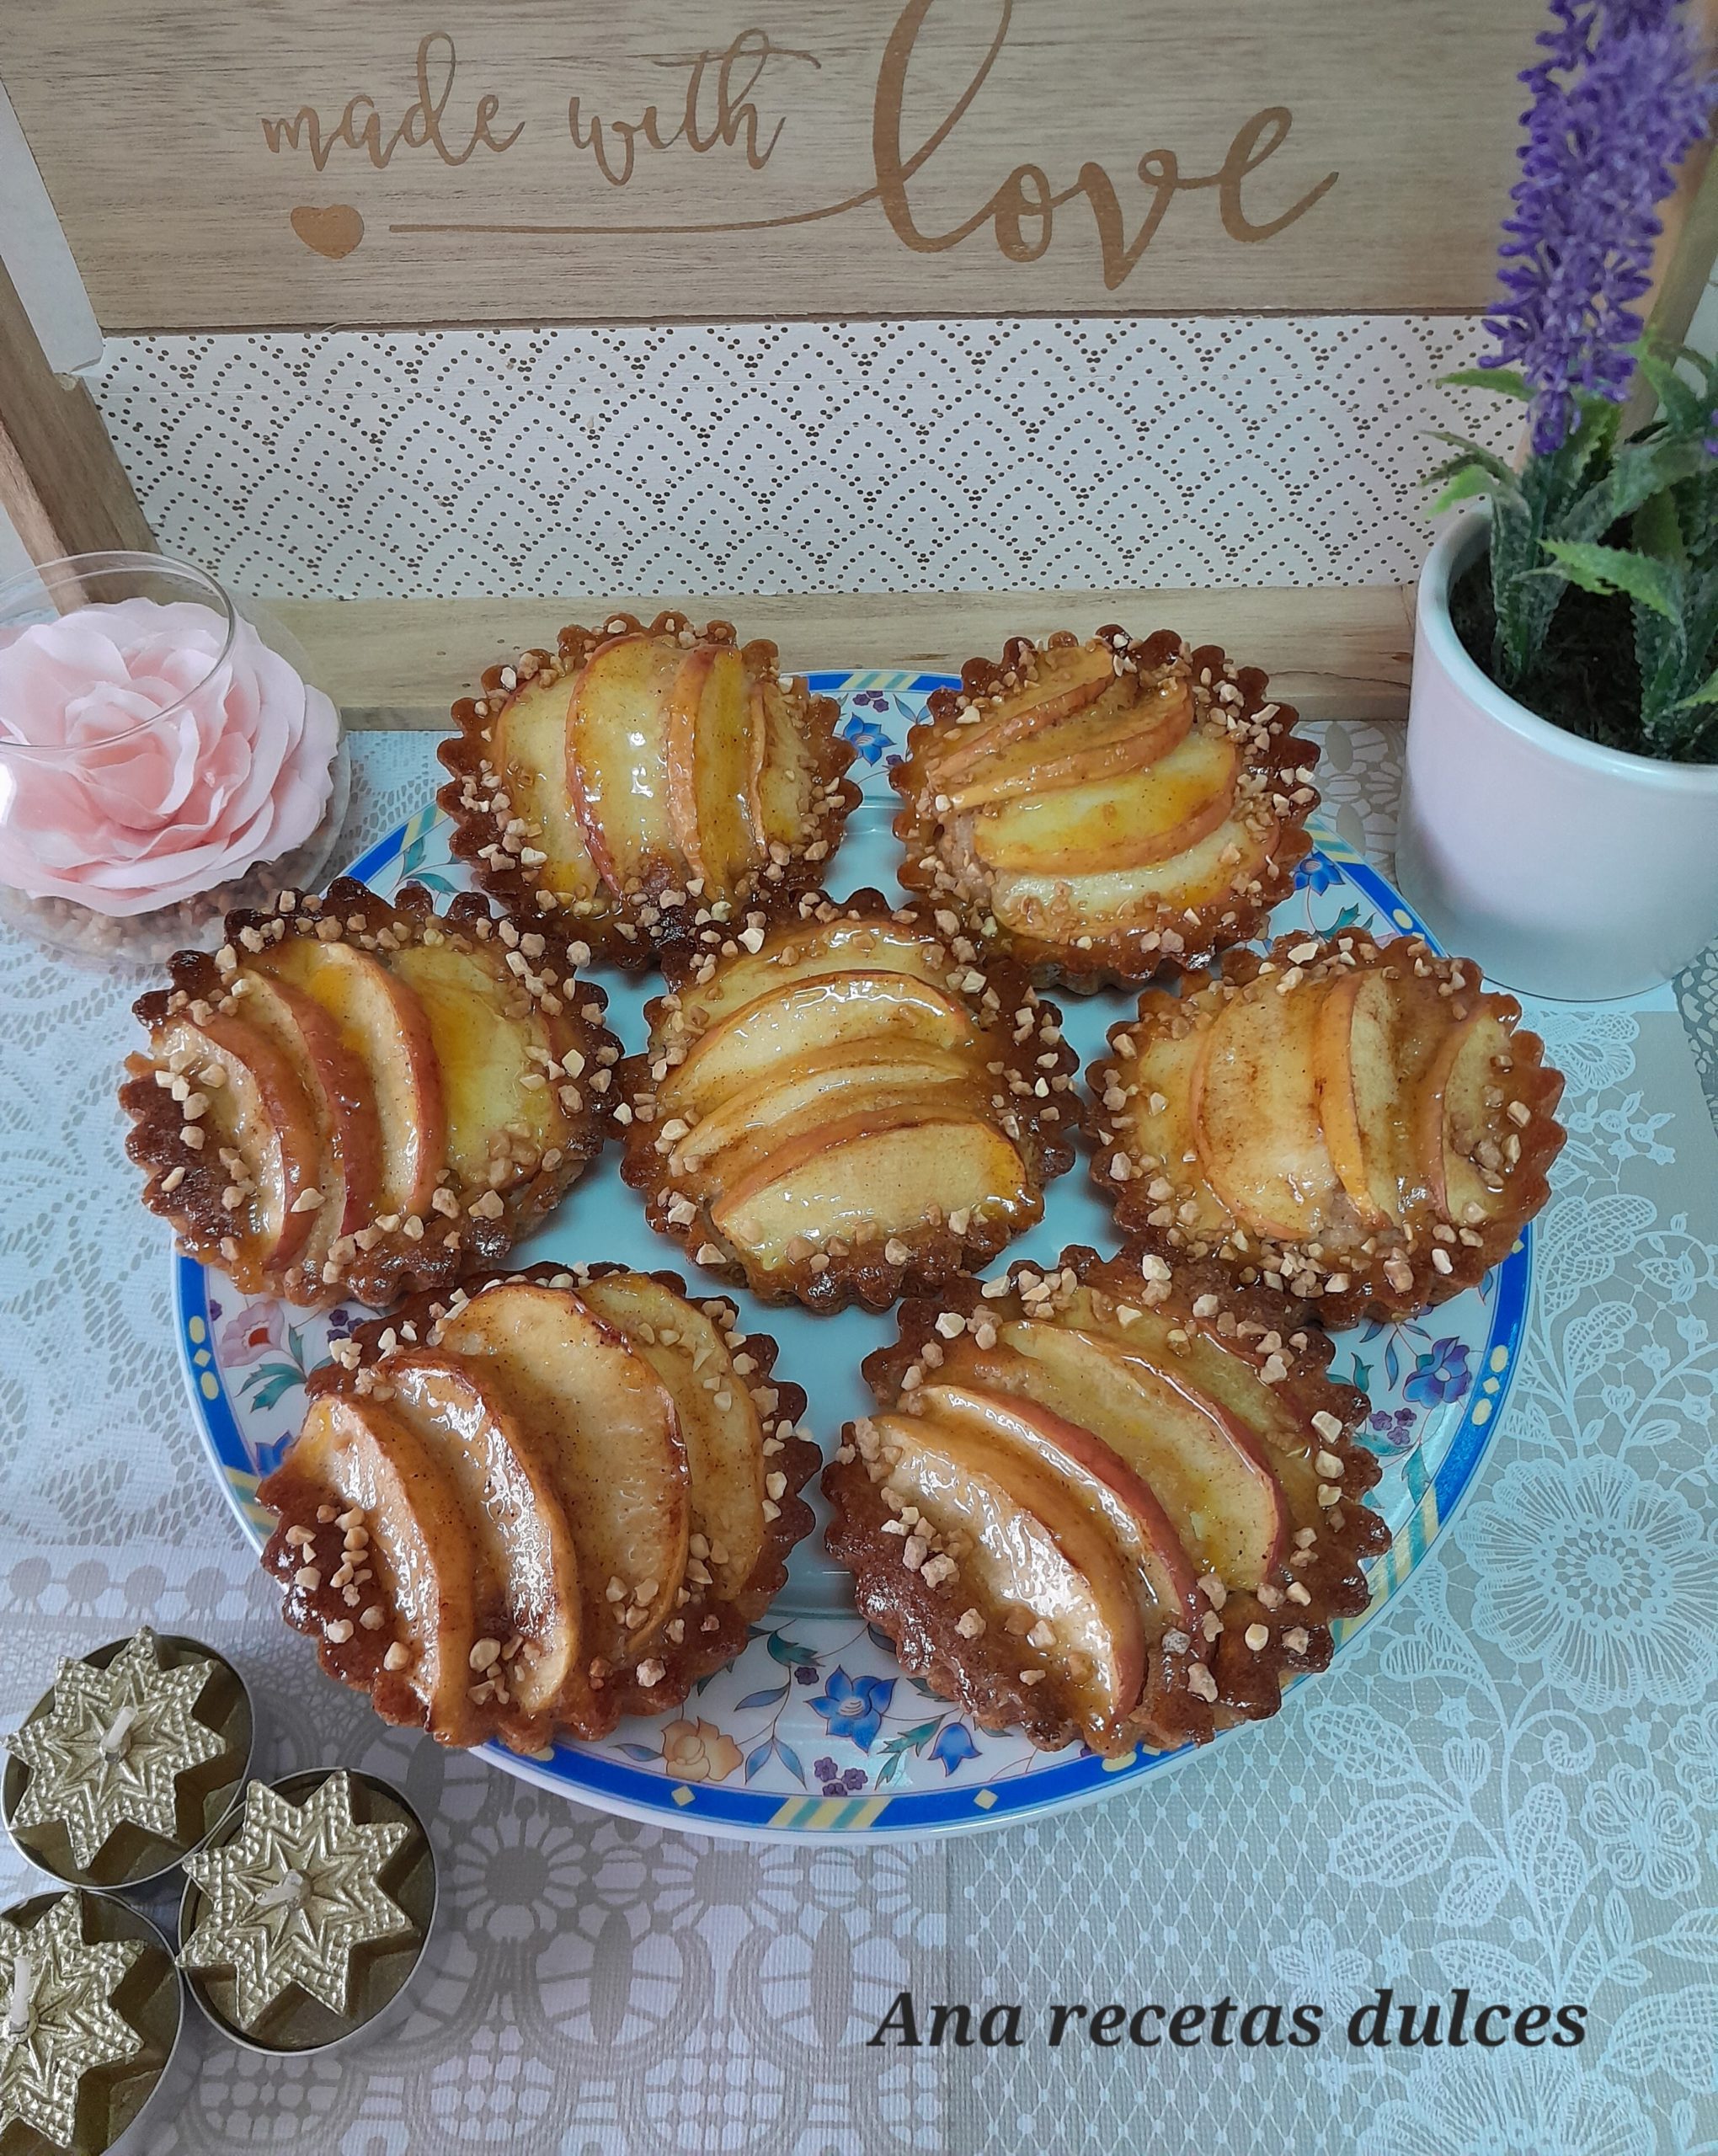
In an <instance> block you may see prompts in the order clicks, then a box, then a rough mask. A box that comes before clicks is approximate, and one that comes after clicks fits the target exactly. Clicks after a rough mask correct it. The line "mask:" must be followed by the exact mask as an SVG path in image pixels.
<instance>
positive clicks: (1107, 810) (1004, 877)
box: [889, 623, 1319, 991]
mask: <svg viewBox="0 0 1718 2156" xmlns="http://www.w3.org/2000/svg"><path fill="white" fill-rule="evenodd" d="M1266 688H1267V675H1264V674H1263V673H1262V672H1261V671H1260V670H1259V669H1258V668H1257V667H1254V666H1236V665H1235V664H1233V662H1231V661H1230V659H1229V658H1228V656H1227V655H1226V654H1224V652H1223V651H1222V650H1221V649H1220V648H1219V647H1218V646H1217V645H1215V644H1201V645H1199V646H1198V647H1197V648H1192V647H1189V646H1188V644H1187V643H1186V641H1185V640H1184V639H1183V638H1181V637H1178V636H1176V634H1175V633H1174V632H1172V631H1171V630H1162V629H1160V630H1158V631H1156V632H1154V633H1153V634H1152V635H1150V636H1149V637H1144V638H1134V637H1133V636H1132V635H1131V634H1130V633H1129V632H1128V631H1127V630H1125V629H1123V628H1119V627H1116V626H1115V625H1114V624H1113V623H1112V624H1111V625H1109V626H1108V627H1105V628H1102V629H1100V630H1099V631H1098V632H1097V634H1096V637H1094V638H1088V639H1087V640H1086V642H1085V643H1081V642H1080V640H1079V639H1078V638H1076V637H1075V635H1074V634H1073V632H1071V631H1069V630H1065V629H1064V630H1059V631H1058V632H1056V633H1055V634H1054V635H1053V636H1051V637H1049V638H1046V639H1045V641H1044V643H1043V645H1042V646H1036V645H1034V644H1033V643H1032V642H1031V640H1030V639H1029V638H1020V637H1016V638H1012V639H1011V641H1010V642H1009V643H1007V644H1006V646H1005V647H1004V648H1003V652H1002V656H1001V658H1000V660H995V659H968V661H967V663H966V664H965V665H964V666H963V668H962V670H961V686H960V687H959V689H958V690H953V689H938V690H936V691H933V692H932V694H931V696H930V697H929V698H928V699H927V709H928V711H929V713H930V717H929V719H928V720H927V721H926V723H924V724H922V725H920V726H916V727H915V728H913V730H912V732H911V733H910V734H909V735H908V737H907V755H906V758H905V760H904V761H903V762H902V763H900V764H898V765H897V766H895V768H894V770H893V771H891V773H890V774H889V776H890V782H891V783H892V784H893V785H894V787H895V788H896V790H897V791H898V792H899V793H900V795H901V797H902V799H903V802H904V806H903V808H902V809H900V810H899V812H898V814H897V815H896V817H895V823H894V829H895V834H896V835H897V837H898V838H899V840H900V841H901V844H902V846H903V847H904V850H905V854H906V859H905V862H904V865H903V867H902V868H901V869H900V871H899V874H900V879H901V882H902V883H904V885H905V886H906V887H907V889H910V890H912V891H916V892H922V893H924V894H926V896H927V897H928V898H930V899H931V900H932V901H933V903H934V904H935V905H936V906H938V907H947V908H952V910H953V911H954V912H955V913H956V914H958V915H959V917H960V919H961V921H962V922H963V925H964V926H965V927H966V930H967V932H968V934H969V935H971V936H973V937H976V938H977V939H978V940H979V941H980V942H983V943H984V945H985V946H986V947H988V948H990V949H993V950H995V951H999V952H1002V953H1006V954H1008V955H1009V956H1011V957H1012V958H1016V959H1017V960H1018V962H1019V963H1021V964H1022V965H1023V966H1024V967H1026V968H1027V970H1028V972H1029V973H1030V974H1031V975H1032V979H1034V980H1036V981H1038V983H1039V984H1040V985H1052V984H1054V983H1057V982H1060V983H1062V984H1064V985H1066V986H1068V987H1070V988H1073V989H1075V990H1081V991H1086V990H1094V989H1098V988H1102V987H1106V986H1109V985H1127V984H1129V983H1136V982H1140V981H1144V980H1146V979H1150V978H1151V976H1152V975H1154V974H1161V973H1167V974H1176V973H1178V972H1181V971H1184V970H1186V969H1190V968H1192V967H1195V966H1197V965H1198V963H1200V961H1201V960H1203V958H1205V957H1206V956H1207V955H1208V953H1211V952H1213V951H1217V950H1222V949H1224V948H1226V947H1229V946H1230V945H1232V944H1236V943H1244V942H1247V941H1248V940H1249V939H1250V938H1251V937H1256V936H1257V935H1258V934H1259V933H1260V931H1262V927H1263V926H1264V922H1265V921H1266V918H1267V915H1269V913H1270V910H1271V909H1272V906H1273V905H1276V904H1277V902H1278V900H1279V899H1283V898H1284V897H1286V896H1287V895H1288V893H1289V891H1291V890H1292V889H1294V869H1295V867H1296V865H1297V864H1298V863H1299V862H1300V861H1301V860H1303V859H1304V858H1305V856H1306V854H1307V853H1308V852H1309V851H1310V850H1311V843H1312V842H1311V841H1310V838H1309V837H1308V836H1307V835H1306V831H1305V823H1306V819H1307V818H1308V817H1309V816H1310V814H1311V813H1312V811H1313V809H1315V807H1316V806H1317V804H1318V799H1319V796H1318V793H1317V791H1316V789H1315V787H1314V785H1313V766H1314V765H1315V762H1316V760H1317V756H1318V751H1317V749H1316V747H1315V744H1313V743H1311V742H1310V741H1307V740H1305V739H1300V738H1299V737H1298V736H1297V735H1296V734H1295V733H1294V724H1295V720H1296V718H1297V714H1296V712H1294V709H1293V707H1291V706H1288V705H1287V704H1283V703H1279V702H1275V701H1272V700H1271V699H1269V698H1268V697H1267V694H1266ZM1130 782H1132V783H1133V784H1134V785H1144V786H1147V787H1150V789H1151V792H1150V795H1149V797H1148V796H1140V797H1139V798H1135V794H1134V792H1132V791H1128V792H1126V793H1125V795H1118V796H1117V797H1116V798H1113V799H1111V798H1106V797H1105V796H1104V793H1103V789H1104V788H1106V787H1112V786H1117V785H1119V786H1123V787H1128V786H1129V783H1130ZM1154 799H1155V802H1156V803H1157V804H1158V805H1159V806H1160V809H1161V821H1160V824H1152V823H1151V821H1150V818H1149V817H1148V816H1147V814H1145V810H1146V809H1148V808H1149V807H1150V804H1151V801H1152V800H1154ZM1075 804H1078V808H1079V813H1078V814H1075V813H1074V809H1075ZM1148 826H1150V828H1149V831H1148ZM987 848H988V849H989V854H988V856H987V851H986V849H987ZM998 855H1000V857H1001V859H1002V860H1003V861H1004V862H1006V863H1007V864H1008V865H1006V866H1000V867H999V866H998V865H996V860H995V857H996V856H998ZM1040 858H1041V859H1042V860H1043V863H1044V865H1043V867H1036V866H1035V865H1034V864H1035V863H1036V862H1037V861H1038V860H1039V859H1040Z"/></svg>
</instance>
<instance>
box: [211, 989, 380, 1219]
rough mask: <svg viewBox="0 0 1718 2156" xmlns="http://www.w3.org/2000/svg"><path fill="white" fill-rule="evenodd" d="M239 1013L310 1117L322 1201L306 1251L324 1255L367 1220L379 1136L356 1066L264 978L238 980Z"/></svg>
mask: <svg viewBox="0 0 1718 2156" xmlns="http://www.w3.org/2000/svg"><path fill="white" fill-rule="evenodd" d="M242 978H243V980H244V984H245V986H244V990H243V1000H242V1002H241V1004H240V1008H241V1009H242V1010H243V1013H244V1015H245V1017H247V1018H248V1020H249V1021H250V1022H251V1023H252V1024H253V1026H256V1027H259V1028H260V1029H261V1031H263V1032H264V1033H267V1034H268V1036H269V1039H270V1040H272V1041H273V1042H274V1043H275V1045H276V1047H278V1048H279V1049H280V1050H281V1052H282V1053H283V1054H285V1055H287V1056H289V1057H290V1058H291V1061H292V1063H293V1065H294V1067H295V1068H296V1070H297V1072H298V1074H299V1076H300V1078H301V1081H303V1084H304V1086H305V1090H306V1091H307V1092H308V1093H309V1094H310V1096H311V1099H312V1104H313V1106H314V1107H315V1108H316V1112H317V1132H318V1135H319V1138H320V1139H321V1144H322V1152H323V1161H322V1167H321V1181H320V1184H319V1186H318V1187H320V1188H321V1190H322V1192H323V1195H324V1197H325V1198H327V1199H328V1201H329V1202H328V1203H327V1204H326V1205H325V1206H324V1207H323V1209H322V1210H321V1211H319V1212H318V1213H317V1214H316V1215H315V1226H314V1228H313V1230H312V1238H313V1241H312V1245H311V1246H307V1256H308V1255H313V1254H314V1251H315V1247H316V1246H318V1245H319V1246H322V1247H324V1248H325V1247H326V1246H327V1245H328V1243H330V1242H332V1241H333V1239H334V1238H335V1237H336V1236H337V1235H352V1234H354V1233H355V1231H356V1230H358V1229H360V1228H361V1227H362V1226H363V1225H364V1224H365V1221H366V1220H369V1219H371V1218H373V1216H374V1214H375V1213H376V1164H377V1161H379V1159H380V1157H381V1126H380V1125H379V1123H377V1121H376V1102H375V1101H374V1100H373V1099H372V1097H371V1092H370V1089H369V1087H368V1086H367V1085H366V1084H365V1078H364V1070H363V1066H362V1065H360V1063H359V1061H358V1059H357V1058H356V1057H355V1055H354V1054H352V1053H351V1051H350V1050H349V1049H348V1048H347V1047H346V1046H345V1044H344V1042H343V1041H342V1040H341V1038H340V1035H339V1028H338V1027H336V1026H335V1024H334V1022H333V1019H332V1018H331V1017H329V1015H328V1012H327V1011H325V1010H324V1009H323V1006H322V1005H321V1004H319V1003H318V1002H317V1001H315V999H314V998H313V997H312V996H308V995H305V994H304V992H303V990H301V989H296V988H290V987H289V986H288V985H286V983H285V981H284V980H275V979H271V978H270V976H269V975H268V974H254V973H246V974H243V976H242Z"/></svg>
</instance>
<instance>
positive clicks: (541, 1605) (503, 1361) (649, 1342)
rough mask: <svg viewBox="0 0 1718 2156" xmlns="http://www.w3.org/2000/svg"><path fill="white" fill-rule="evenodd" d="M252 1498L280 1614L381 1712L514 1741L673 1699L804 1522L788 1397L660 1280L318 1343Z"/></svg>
mask: <svg viewBox="0 0 1718 2156" xmlns="http://www.w3.org/2000/svg"><path fill="white" fill-rule="evenodd" d="M334 1357H335V1359H334V1361H333V1363H332V1364H329V1365H328V1366H327V1367H325V1368H323V1369H319V1370H317V1371H315V1372H313V1373H312V1375H311V1377H310V1380H309V1390H310V1391H311V1394H312V1406H311V1408H310V1412H309V1414H308V1415H307V1418H306V1421H305V1424H304V1428H303V1430H302V1432H301V1435H300V1436H299V1438H298V1439H297V1440H296V1442H295V1443H294V1444H292V1445H291V1446H290V1447H289V1448H288V1449H287V1452H286V1454H285V1459H284V1460H282V1462H281V1465H280V1467H279V1468H277V1469H276V1470H275V1472H274V1474H272V1475H271V1476H269V1477H268V1478H267V1479H266V1480H265V1481H264V1483H263V1484H262V1486H261V1497H262V1502H264V1504H267V1505H269V1506H272V1507H273V1508H275V1511H276V1512H277V1513H279V1515H280V1525H279V1527H278V1528H277V1529H276V1531H275V1534H274V1535H273V1536H272V1537H271V1539H270V1541H269V1547H268V1550H267V1552H266V1554H265V1560H264V1561H265V1563H266V1564H267V1566H269V1570H271V1571H272V1572H275V1574H276V1575H277V1576H278V1577H280V1581H281V1583H282V1585H283V1586H284V1587H285V1590H286V1598H285V1614H286V1615H287V1618H288V1620H289V1621H290V1622H291V1623H292V1624H294V1625H296V1626H297V1627H298V1628H299V1629H300V1630H304V1631H307V1632H309V1633H310V1634H311V1635H312V1636H314V1637H315V1638H317V1641H318V1642H319V1644H320V1646H321V1649H322V1652H323V1660H324V1662H325V1663H326V1664H327V1666H328V1668H329V1669H330V1670H331V1671H332V1672H333V1673H334V1674H336V1675H338V1676H339V1677H341V1678H344V1680H345V1681H346V1682H347V1683H349V1684H355V1685H356V1686H359V1687H360V1688H361V1689H368V1690H370V1691H371V1694H372V1695H373V1696H374V1698H375V1700H376V1705H377V1706H378V1708H379V1709H380V1710H381V1711H382V1712H383V1713H384V1714H386V1715H387V1716H388V1717H389V1719H391V1720H393V1721H408V1722H409V1721H417V1722H421V1723H423V1724H424V1726H427V1727H428V1728H429V1729H430V1732H431V1733H432V1734H433V1735H435V1737H439V1738H440V1739H441V1740H442V1741H443V1742H448V1743H461V1744H464V1743H476V1742H482V1741H483V1740H484V1739H485V1738H487V1737H496V1736H499V1737H501V1738H502V1739H503V1740H504V1742H508V1743H510V1744H513V1745H515V1746H521V1747H524V1748H527V1749H530V1748H536V1746H539V1745H541V1744H542V1743H543V1742H547V1741H548V1740H550V1739H551V1738H552V1737H553V1736H554V1735H555V1733H556V1732H558V1731H560V1730H572V1731H574V1732H577V1733H579V1734H580V1735H582V1736H587V1737H588V1736H599V1735H602V1734H605V1733H606V1732H608V1731H609V1730H611V1729H612V1728H613V1727H614V1726H615V1724H616V1721H618V1720H619V1719H620V1718H621V1716H622V1715H625V1714H638V1713H643V1714H648V1713H652V1712H657V1711H660V1710H664V1709H667V1708H671V1707H673V1706H675V1705H678V1704H679V1703H680V1701H681V1700H684V1699H685V1698H686V1694H687V1692H688V1691H689V1690H690V1689H691V1686H692V1685H693V1684H696V1683H697V1682H698V1681H699V1680H700V1679H701V1678H705V1677H707V1676H708V1675H709V1674H710V1673H712V1671H714V1670H716V1669H718V1668H720V1667H721V1666H722V1665H723V1663H724V1662H728V1661H730V1660H731V1659H732V1658H733V1657H734V1655H736V1654H737V1653H739V1652H740V1651H741V1649H742V1648H743V1647H744V1645H745V1642H746V1640H747V1638H748V1637H749V1636H750V1627H751V1626H753V1625H755V1623H756V1621H757V1620H758V1618H759V1617H760V1616H761V1615H762V1614H763V1612H764V1610H765V1609H766V1607H767V1606H768V1604H769V1602H770V1600H771V1597H772V1596H773V1595H774V1594H775V1593H776V1591H777V1590H778V1589H779V1588H780V1587H781V1585H782V1582H783V1580H784V1579H785V1577H786V1571H787V1555H788V1552H789V1551H790V1550H791V1549H792V1545H793V1544H794V1543H795V1542H796V1541H798V1540H799V1538H800V1537H801V1536H802V1535H803V1534H805V1532H806V1531H807V1530H808V1529H809V1527H810V1525H811V1513H810V1511H809V1509H808V1508H807V1507H806V1506H805V1505H804V1504H803V1502H801V1500H800V1498H799V1497H798V1490H799V1488H800V1486H801V1485H802V1484H803V1481H805V1479H806V1477H807V1476H808V1475H809V1474H810V1473H811V1472H812V1471H813V1470H814V1468H815V1466H816V1465H817V1458H818V1455H817V1453H816V1450H815V1448H814V1447H813V1446H812V1445H811V1444H808V1442H807V1441H806V1440H805V1439H804V1438H803V1437H802V1436H801V1435H800V1434H799V1433H798V1430H797V1429H796V1428H795V1418H796V1417H798V1415H800V1414H801V1413H803V1410H804V1405H805V1396H804V1394H803V1392H801V1391H800V1390H798V1387H797V1386H794V1385H787V1384H784V1383H783V1382H782V1380H780V1379H778V1378H777V1377H776V1374H775V1369H774V1364H775V1359H776V1348H775V1343H774V1342H773V1341H771V1340H770V1339H769V1338H768V1337H766V1336H764V1335H753V1336H751V1337H747V1336H746V1335H744V1334H743V1333H742V1332H740V1331H739V1329H738V1325H737V1319H736V1314H735V1312H734V1308H733V1305H731V1304H728V1303H724V1302H716V1301H712V1302H710V1303H707V1304H706V1305H703V1306H702V1308H701V1307H699V1306H697V1305H694V1304H692V1303H691V1302H689V1301H688V1300H687V1299H686V1297H685V1295H684V1294H681V1293H680V1286H679V1283H677V1282H675V1280H674V1278H673V1276H672V1275H671V1274H670V1275H666V1276H662V1277H658V1278H651V1277H648V1276H646V1275H644V1274H641V1273H629V1272H627V1271H624V1270H623V1269H622V1268H620V1267H601V1268H597V1269H595V1270H593V1269H591V1268H589V1267H584V1266H580V1267H577V1268H576V1269H575V1270H574V1271H572V1272H561V1271H558V1270H557V1269H555V1268H553V1267H547V1266H541V1267H536V1268H534V1270H533V1271H532V1272H531V1273H521V1274H513V1275H506V1274H500V1275H494V1276H492V1277H490V1278H488V1279H486V1280H483V1281H480V1282H479V1283H478V1286H477V1288H476V1291H475V1292H474V1293H471V1294H467V1293H466V1292H465V1291H464V1290H463V1289H461V1290H456V1292H455V1294H454V1296H453V1299H452V1303H451V1305H449V1304H448V1303H446V1302H444V1301H442V1300H440V1299H432V1298H431V1297H430V1295H428V1294H420V1295H419V1296H418V1297H416V1298H415V1299H413V1300H411V1301H409V1302H408V1303H406V1304H405V1305H403V1306H402V1307H401V1308H400V1309H399V1310H397V1311H395V1312H394V1313H393V1314H392V1315H391V1316H390V1317H388V1318H387V1319H381V1318H377V1319H374V1320H371V1321H369V1322H367V1323H365V1324H364V1325H361V1326H358V1327H356V1328H355V1330H354V1331H353V1332H352V1334H351V1335H350V1337H349V1338H347V1339H345V1340H343V1341H339V1342H336V1343H335V1344H334Z"/></svg>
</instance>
